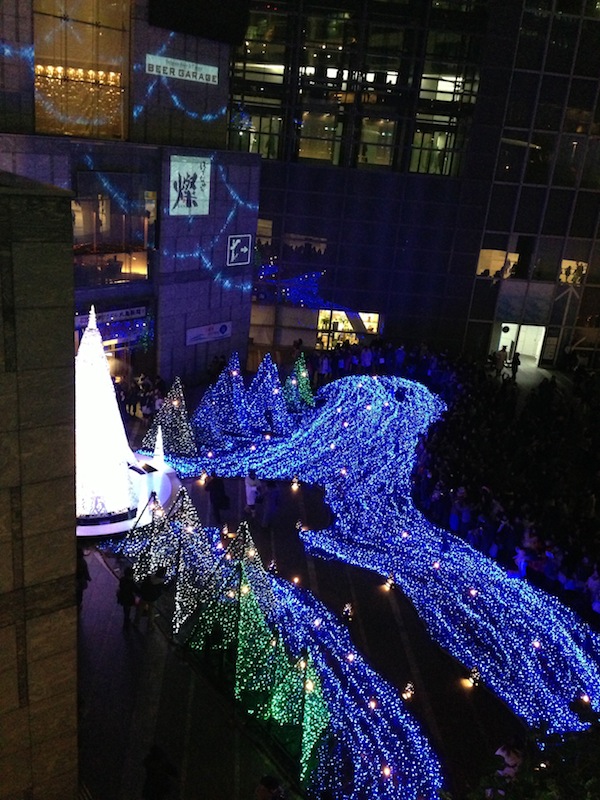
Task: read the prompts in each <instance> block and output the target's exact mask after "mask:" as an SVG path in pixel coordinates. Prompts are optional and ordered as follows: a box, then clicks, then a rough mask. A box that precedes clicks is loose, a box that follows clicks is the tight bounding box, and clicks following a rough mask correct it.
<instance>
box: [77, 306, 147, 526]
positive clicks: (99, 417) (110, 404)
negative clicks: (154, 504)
mask: <svg viewBox="0 0 600 800" xmlns="http://www.w3.org/2000/svg"><path fill="white" fill-rule="evenodd" d="M75 459H76V460H75V464H76V507H77V518H78V523H79V524H81V522H82V520H86V519H87V520H89V521H93V520H94V518H96V519H97V518H106V517H111V516H114V515H128V516H130V515H132V514H133V515H135V511H136V509H137V505H138V492H139V485H138V481H137V480H136V475H135V473H134V472H133V471H132V470H131V469H130V465H135V464H136V463H137V460H136V457H135V456H134V454H133V452H132V451H131V448H130V447H129V443H128V441H127V435H126V433H125V428H124V426H123V420H122V419H121V414H120V411H119V406H118V404H117V398H116V395H115V390H114V386H113V382H112V378H111V376H110V370H109V366H108V361H107V358H106V355H105V353H104V347H103V344H102V336H101V335H100V331H99V330H98V327H97V325H96V313H95V310H94V306H92V307H91V309H90V315H89V321H88V325H87V328H86V329H85V331H84V334H83V336H82V337H81V342H80V344H79V350H78V352H77V356H76V357H75Z"/></svg>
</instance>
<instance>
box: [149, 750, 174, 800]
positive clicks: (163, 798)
mask: <svg viewBox="0 0 600 800" xmlns="http://www.w3.org/2000/svg"><path fill="white" fill-rule="evenodd" d="M144 769H145V771H146V776H145V779H144V785H143V787H142V798H143V800H167V798H168V797H172V796H173V795H172V790H173V789H174V788H175V785H176V782H177V770H176V769H175V767H174V766H173V764H172V763H171V762H170V761H169V758H168V757H167V754H166V753H165V752H164V750H162V749H161V748H160V747H158V745H156V744H154V745H152V747H151V748H150V750H149V751H148V754H147V756H146V758H145V759H144Z"/></svg>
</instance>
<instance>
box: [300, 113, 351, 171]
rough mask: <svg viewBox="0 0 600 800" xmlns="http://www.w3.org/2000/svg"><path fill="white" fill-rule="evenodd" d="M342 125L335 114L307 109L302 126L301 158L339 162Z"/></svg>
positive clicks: (303, 115)
mask: <svg viewBox="0 0 600 800" xmlns="http://www.w3.org/2000/svg"><path fill="white" fill-rule="evenodd" d="M341 134H342V125H341V123H338V121H337V119H336V115H335V114H328V113H321V112H317V111H305V112H304V113H303V114H302V125H301V128H300V149H299V152H298V156H299V158H311V159H318V160H319V161H329V162H330V163H332V164H337V163H338V162H339V155H340V139H341Z"/></svg>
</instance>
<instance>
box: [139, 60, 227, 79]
mask: <svg viewBox="0 0 600 800" xmlns="http://www.w3.org/2000/svg"><path fill="white" fill-rule="evenodd" d="M146 72H147V73H148V75H159V76H160V77H163V78H179V79H180V80H182V81H194V82H195V83H212V84H217V83H218V82H219V68H218V67H208V66H207V65H206V64H195V63H194V62H193V61H181V60H180V59H178V58H165V57H164V56H153V55H150V53H146Z"/></svg>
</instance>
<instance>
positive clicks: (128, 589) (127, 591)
mask: <svg viewBox="0 0 600 800" xmlns="http://www.w3.org/2000/svg"><path fill="white" fill-rule="evenodd" d="M136 600H137V591H136V585H135V581H134V579H133V569H132V568H131V567H127V569H126V570H125V572H124V573H123V575H122V576H121V577H120V578H119V588H118V589H117V603H118V604H119V605H120V606H121V608H122V609H123V628H124V629H127V628H128V627H129V625H130V623H131V609H132V608H133V606H135V604H136Z"/></svg>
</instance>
